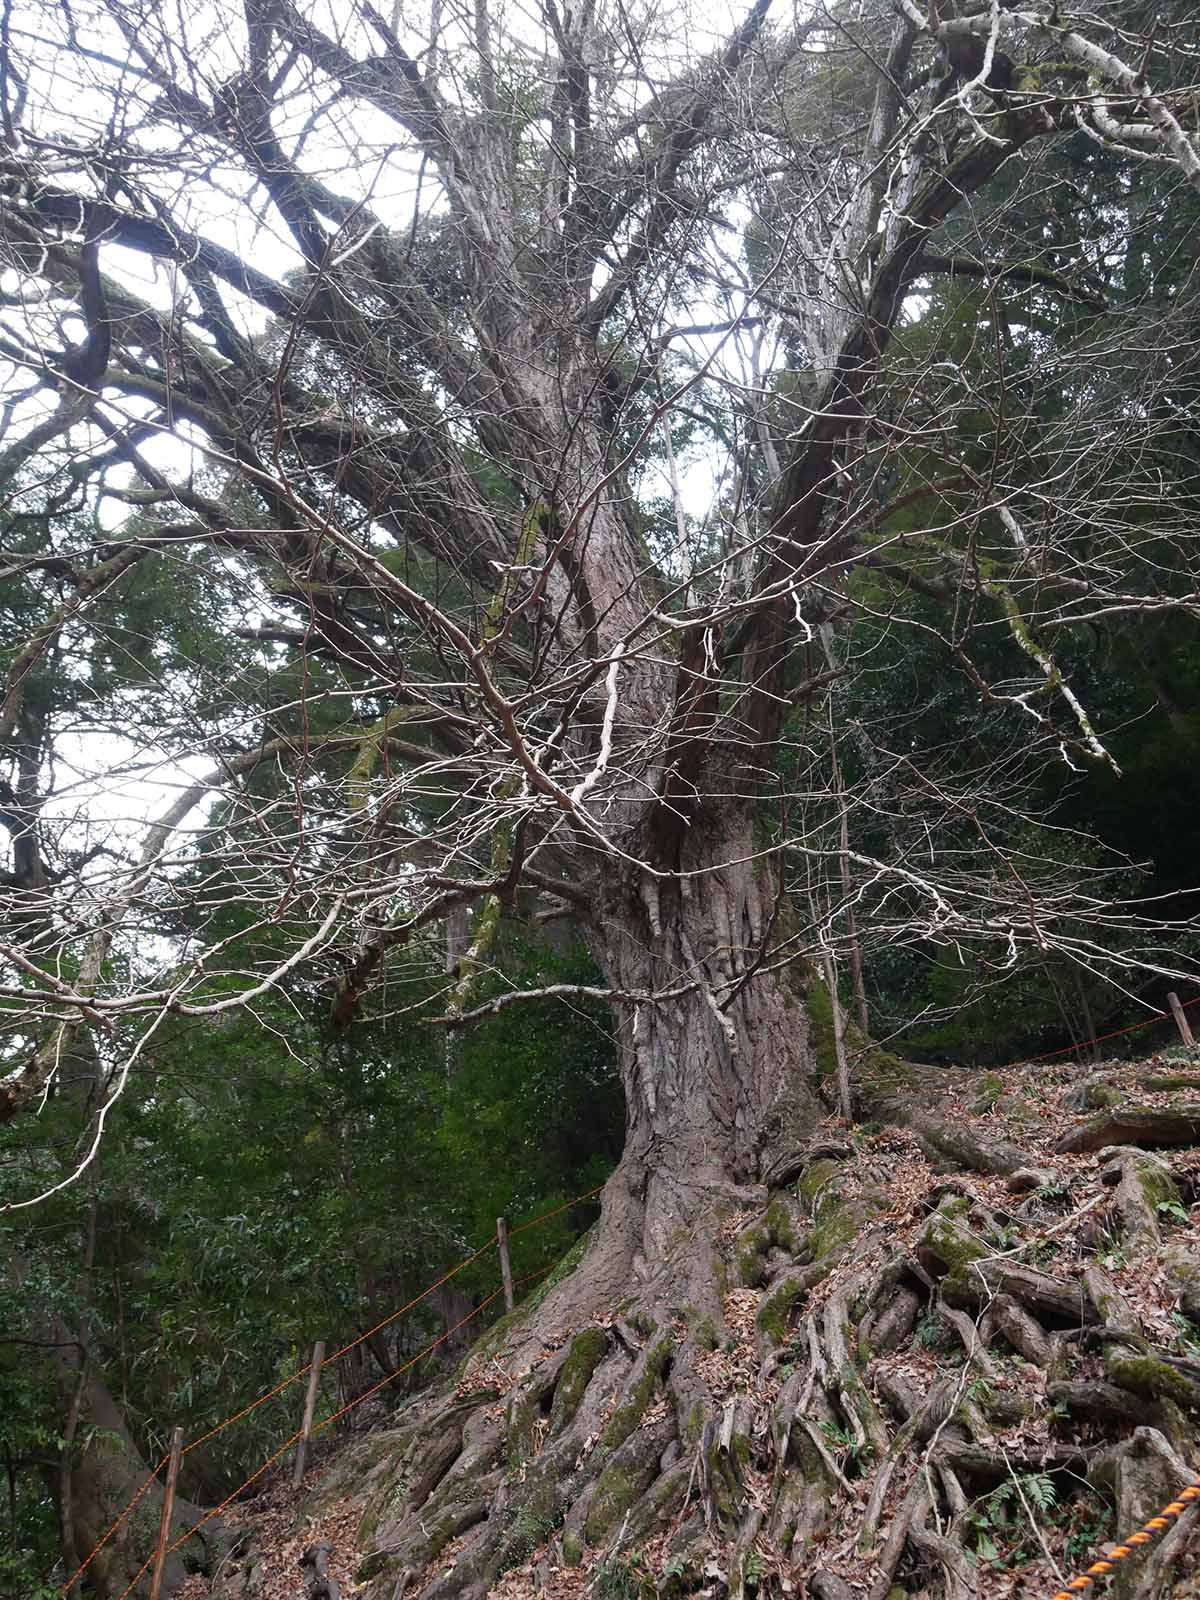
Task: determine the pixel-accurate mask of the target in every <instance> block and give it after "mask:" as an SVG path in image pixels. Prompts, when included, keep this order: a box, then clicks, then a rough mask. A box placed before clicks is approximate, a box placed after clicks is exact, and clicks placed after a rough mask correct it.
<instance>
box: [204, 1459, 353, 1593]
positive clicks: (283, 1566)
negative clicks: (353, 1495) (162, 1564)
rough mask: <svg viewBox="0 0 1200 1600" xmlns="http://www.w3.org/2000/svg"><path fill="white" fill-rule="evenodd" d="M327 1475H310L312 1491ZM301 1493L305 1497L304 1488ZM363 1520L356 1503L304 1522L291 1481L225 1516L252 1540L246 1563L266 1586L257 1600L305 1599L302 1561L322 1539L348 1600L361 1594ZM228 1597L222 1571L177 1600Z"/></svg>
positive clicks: (258, 1590) (331, 1569) (345, 1503)
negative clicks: (358, 1578) (357, 1573)
mask: <svg viewBox="0 0 1200 1600" xmlns="http://www.w3.org/2000/svg"><path fill="white" fill-rule="evenodd" d="M322 1470H324V1469H323V1468H319V1467H318V1468H314V1469H313V1471H312V1472H310V1473H309V1474H307V1477H306V1482H307V1484H308V1487H309V1488H311V1487H313V1485H314V1484H315V1483H316V1480H317V1478H318V1477H319V1476H320V1473H321V1471H322ZM299 1493H300V1494H301V1495H302V1494H303V1493H304V1489H303V1487H302V1488H301V1490H300V1491H299ZM361 1514H362V1507H361V1503H360V1502H359V1501H358V1500H355V1499H351V1500H343V1501H340V1502H339V1503H338V1504H337V1505H334V1506H331V1507H329V1508H328V1509H326V1510H322V1511H321V1512H319V1513H318V1514H317V1515H315V1516H307V1517H302V1518H299V1519H298V1518H297V1515H296V1493H295V1492H294V1491H293V1490H292V1487H291V1484H290V1481H288V1480H287V1479H286V1478H280V1480H279V1482H278V1483H275V1484H272V1485H271V1486H270V1487H269V1488H268V1489H266V1490H265V1491H264V1492H263V1493H262V1494H261V1495H259V1496H258V1497H257V1498H256V1499H254V1500H246V1501H242V1502H240V1503H235V1504H234V1505H232V1506H230V1507H228V1508H227V1510H226V1511H225V1512H224V1513H223V1516H224V1520H225V1522H226V1525H227V1526H228V1527H230V1528H232V1529H234V1530H235V1531H239V1532H244V1533H246V1534H248V1535H249V1536H250V1544H249V1546H248V1548H247V1550H246V1555H245V1557H244V1558H243V1560H250V1561H251V1562H253V1563H254V1564H255V1566H257V1567H258V1569H259V1573H258V1575H259V1578H260V1579H261V1586H260V1587H258V1588H256V1589H255V1591H254V1593H255V1600H295V1597H296V1596H297V1595H298V1594H301V1593H303V1592H304V1588H305V1585H304V1583H303V1580H302V1577H301V1572H300V1557H301V1556H302V1555H303V1554H304V1552H305V1550H307V1549H308V1547H309V1545H311V1544H315V1543H316V1542H317V1541H318V1540H320V1539H324V1540H327V1541H328V1543H329V1544H330V1545H331V1546H332V1553H331V1555H330V1557H329V1572H330V1576H331V1577H334V1578H336V1579H337V1580H338V1583H339V1585H340V1586H341V1591H342V1595H343V1597H344V1600H352V1597H353V1596H354V1595H356V1594H358V1593H359V1592H360V1591H359V1586H358V1584H356V1583H355V1581H354V1573H355V1570H356V1569H357V1567H358V1565H359V1562H360V1561H361V1559H362V1555H361V1552H360V1551H359V1548H358V1525H359V1520H360V1517H361ZM228 1575H229V1576H232V1574H228ZM223 1592H224V1591H223V1585H222V1573H221V1571H220V1570H218V1572H217V1573H216V1575H215V1578H214V1579H213V1580H212V1581H211V1582H210V1580H209V1579H207V1578H201V1577H195V1576H194V1577H191V1578H189V1579H188V1580H187V1582H186V1583H185V1584H184V1585H183V1587H182V1588H181V1589H179V1590H177V1592H176V1600H208V1597H209V1596H210V1595H211V1596H213V1597H217V1596H220V1595H221V1594H222V1593H223Z"/></svg>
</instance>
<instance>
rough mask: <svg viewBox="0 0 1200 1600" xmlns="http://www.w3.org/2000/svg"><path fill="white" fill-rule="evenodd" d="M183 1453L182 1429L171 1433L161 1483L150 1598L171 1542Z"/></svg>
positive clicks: (154, 1594) (153, 1598)
mask: <svg viewBox="0 0 1200 1600" xmlns="http://www.w3.org/2000/svg"><path fill="white" fill-rule="evenodd" d="M182 1454H183V1429H182V1428H176V1429H174V1430H173V1432H172V1434H171V1456H170V1460H169V1461H168V1463H167V1481H166V1483H165V1484H164V1485H163V1503H162V1519H161V1521H160V1522H159V1524H158V1549H157V1550H156V1551H155V1552H154V1572H153V1574H152V1575H151V1578H150V1600H158V1597H159V1593H160V1591H161V1589H162V1579H163V1568H164V1567H165V1566H166V1564H167V1546H168V1544H170V1542H171V1515H172V1513H173V1512H174V1510H175V1485H176V1483H178V1481H179V1458H180V1456H181V1455H182Z"/></svg>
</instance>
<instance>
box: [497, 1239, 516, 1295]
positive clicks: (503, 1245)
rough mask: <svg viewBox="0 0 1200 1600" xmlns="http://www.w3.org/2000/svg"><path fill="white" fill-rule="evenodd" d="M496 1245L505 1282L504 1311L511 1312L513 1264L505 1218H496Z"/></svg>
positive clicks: (501, 1274) (502, 1277)
mask: <svg viewBox="0 0 1200 1600" xmlns="http://www.w3.org/2000/svg"><path fill="white" fill-rule="evenodd" d="M496 1243H497V1244H498V1245H499V1247H500V1277H501V1279H502V1280H503V1282H504V1309H505V1311H511V1310H512V1308H513V1282H512V1263H511V1261H509V1259H508V1222H507V1221H506V1219H505V1218H504V1217H497V1218H496Z"/></svg>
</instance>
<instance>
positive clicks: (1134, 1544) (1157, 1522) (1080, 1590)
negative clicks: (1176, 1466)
mask: <svg viewBox="0 0 1200 1600" xmlns="http://www.w3.org/2000/svg"><path fill="white" fill-rule="evenodd" d="M1198 1500H1200V1478H1194V1479H1193V1480H1192V1482H1191V1483H1189V1484H1188V1486H1187V1488H1186V1489H1181V1490H1180V1491H1179V1493H1178V1494H1177V1495H1176V1497H1175V1499H1174V1500H1172V1501H1171V1503H1170V1504H1169V1505H1165V1506H1164V1507H1163V1508H1162V1510H1161V1511H1160V1512H1159V1513H1158V1515H1157V1516H1153V1517H1151V1518H1150V1520H1149V1521H1148V1522H1143V1523H1142V1525H1141V1527H1140V1528H1139V1529H1138V1530H1137V1532H1136V1533H1131V1534H1130V1535H1129V1537H1128V1538H1127V1539H1126V1540H1125V1541H1124V1543H1123V1544H1119V1545H1117V1546H1116V1548H1115V1549H1113V1550H1110V1551H1109V1553H1108V1554H1107V1555H1106V1556H1105V1557H1104V1558H1103V1559H1102V1560H1100V1561H1093V1562H1092V1564H1091V1566H1090V1567H1088V1568H1086V1569H1085V1571H1083V1572H1081V1573H1080V1574H1079V1576H1078V1577H1077V1578H1072V1579H1071V1581H1070V1583H1068V1584H1067V1585H1066V1586H1065V1587H1064V1588H1062V1589H1060V1590H1059V1591H1058V1593H1057V1594H1056V1595H1054V1596H1052V1600H1075V1596H1076V1595H1079V1594H1084V1593H1086V1591H1087V1590H1088V1589H1090V1588H1091V1587H1092V1585H1093V1584H1094V1583H1095V1581H1096V1579H1097V1578H1107V1577H1108V1575H1109V1574H1110V1573H1111V1572H1112V1571H1113V1570H1114V1569H1115V1568H1116V1567H1117V1566H1118V1565H1119V1564H1120V1563H1121V1562H1122V1561H1125V1560H1127V1559H1128V1557H1129V1556H1132V1555H1136V1554H1137V1552H1138V1551H1139V1550H1140V1549H1141V1548H1142V1546H1143V1545H1147V1544H1151V1543H1153V1541H1154V1540H1155V1539H1157V1538H1158V1536H1159V1534H1160V1533H1165V1532H1166V1531H1167V1529H1168V1528H1169V1527H1170V1526H1171V1524H1172V1523H1173V1522H1174V1521H1175V1519H1176V1517H1181V1516H1182V1515H1183V1513H1184V1512H1185V1511H1186V1510H1187V1509H1188V1507H1189V1506H1192V1505H1195V1504H1196V1502H1197V1501H1198Z"/></svg>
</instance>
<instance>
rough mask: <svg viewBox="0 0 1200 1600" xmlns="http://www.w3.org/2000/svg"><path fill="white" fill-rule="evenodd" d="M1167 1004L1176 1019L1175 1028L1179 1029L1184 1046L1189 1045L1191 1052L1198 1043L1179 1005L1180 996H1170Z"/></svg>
mask: <svg viewBox="0 0 1200 1600" xmlns="http://www.w3.org/2000/svg"><path fill="white" fill-rule="evenodd" d="M1167 1004H1168V1005H1169V1006H1170V1008H1171V1015H1172V1016H1173V1017H1174V1018H1175V1026H1176V1027H1177V1028H1178V1029H1179V1037H1180V1038H1181V1039H1182V1040H1183V1042H1184V1044H1185V1045H1187V1047H1188V1049H1189V1050H1194V1049H1195V1048H1196V1041H1195V1039H1193V1038H1192V1030H1191V1028H1190V1027H1189V1026H1188V1019H1187V1018H1186V1017H1185V1016H1184V1014H1183V1007H1182V1006H1181V1005H1180V1003H1179V996H1178V995H1177V994H1169V995H1168V996H1167Z"/></svg>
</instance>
